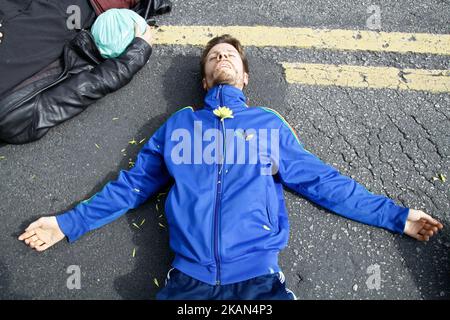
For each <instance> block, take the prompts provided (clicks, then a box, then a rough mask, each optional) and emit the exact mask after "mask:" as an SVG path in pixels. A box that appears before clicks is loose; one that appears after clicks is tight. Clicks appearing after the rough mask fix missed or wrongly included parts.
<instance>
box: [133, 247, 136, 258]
mask: <svg viewBox="0 0 450 320" xmlns="http://www.w3.org/2000/svg"><path fill="white" fill-rule="evenodd" d="M135 256H136V248H134V249H133V258H134V257H135Z"/></svg>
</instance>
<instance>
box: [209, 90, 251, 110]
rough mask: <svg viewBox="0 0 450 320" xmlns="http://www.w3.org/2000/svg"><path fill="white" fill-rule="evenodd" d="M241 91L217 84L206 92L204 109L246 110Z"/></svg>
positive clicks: (244, 98)
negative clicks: (226, 108)
mask: <svg viewBox="0 0 450 320" xmlns="http://www.w3.org/2000/svg"><path fill="white" fill-rule="evenodd" d="M246 100H247V99H246V97H245V95H244V93H243V92H242V90H240V89H239V88H236V87H234V86H231V85H228V84H219V85H216V86H214V87H212V88H211V89H209V90H208V93H207V94H206V96H205V107H206V109H210V110H214V109H216V108H218V107H228V108H230V109H232V110H236V109H242V108H247V107H248V106H247V104H246V103H245V101H246Z"/></svg>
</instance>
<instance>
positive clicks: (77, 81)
mask: <svg viewBox="0 0 450 320" xmlns="http://www.w3.org/2000/svg"><path fill="white" fill-rule="evenodd" d="M151 52H152V48H151V46H150V45H149V44H148V43H147V42H145V40H143V39H141V38H134V39H133V41H132V42H131V44H130V45H129V46H128V47H127V49H126V51H125V52H124V53H122V54H121V55H120V56H119V57H117V58H111V59H106V60H105V61H103V62H101V63H100V64H99V65H97V66H95V67H94V68H92V69H91V70H85V71H82V72H80V73H78V74H75V75H72V76H71V77H69V78H68V79H66V80H64V81H63V82H62V83H61V84H59V85H57V86H55V87H53V88H51V89H49V90H47V91H46V92H44V93H43V94H42V95H41V97H40V100H39V103H38V105H37V110H36V113H37V115H38V117H37V120H36V123H37V124H36V130H37V131H38V130H42V129H45V128H49V127H53V126H55V125H57V124H59V123H61V122H63V121H65V120H67V119H70V118H72V117H73V116H75V115H77V114H78V113H80V112H82V111H83V110H84V109H85V108H86V107H87V106H89V105H90V104H92V103H94V102H95V101H96V100H98V99H101V98H103V97H104V96H106V95H107V94H109V93H111V92H114V91H116V90H118V89H120V88H122V87H123V86H125V85H126V84H127V83H129V82H130V81H131V79H132V78H133V76H134V75H135V74H136V73H137V72H138V71H139V70H140V69H141V68H142V67H144V66H145V64H146V63H147V61H148V60H149V58H150V55H151Z"/></svg>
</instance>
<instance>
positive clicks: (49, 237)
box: [19, 216, 65, 252]
mask: <svg viewBox="0 0 450 320" xmlns="http://www.w3.org/2000/svg"><path fill="white" fill-rule="evenodd" d="M64 237H65V235H64V233H62V231H61V229H60V228H59V225H58V222H57V221H56V217H55V216H52V217H42V218H40V219H38V220H36V221H35V222H33V223H32V224H30V225H29V226H28V228H26V229H25V232H24V233H22V234H21V235H20V236H19V240H21V241H24V242H25V243H26V244H27V245H28V246H30V247H31V248H33V249H35V250H36V251H39V252H42V251H44V250H47V249H48V248H50V247H51V246H53V245H54V244H55V243H57V242H59V241H61V240H62V239H64Z"/></svg>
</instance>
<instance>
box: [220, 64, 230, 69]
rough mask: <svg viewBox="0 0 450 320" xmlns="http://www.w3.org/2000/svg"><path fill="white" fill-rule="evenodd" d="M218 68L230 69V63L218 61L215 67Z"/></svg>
mask: <svg viewBox="0 0 450 320" xmlns="http://www.w3.org/2000/svg"><path fill="white" fill-rule="evenodd" d="M220 68H227V69H232V67H231V65H230V64H229V63H220V64H218V65H217V69H220Z"/></svg>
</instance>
